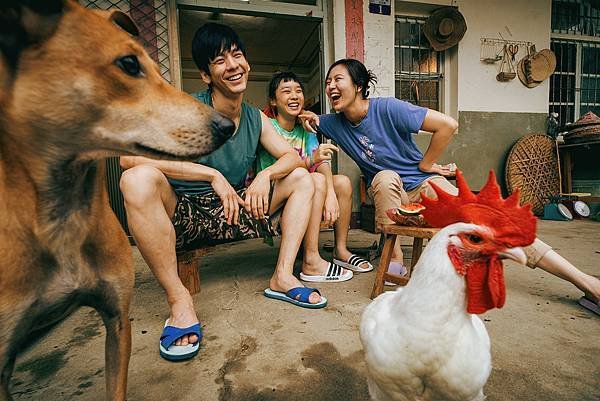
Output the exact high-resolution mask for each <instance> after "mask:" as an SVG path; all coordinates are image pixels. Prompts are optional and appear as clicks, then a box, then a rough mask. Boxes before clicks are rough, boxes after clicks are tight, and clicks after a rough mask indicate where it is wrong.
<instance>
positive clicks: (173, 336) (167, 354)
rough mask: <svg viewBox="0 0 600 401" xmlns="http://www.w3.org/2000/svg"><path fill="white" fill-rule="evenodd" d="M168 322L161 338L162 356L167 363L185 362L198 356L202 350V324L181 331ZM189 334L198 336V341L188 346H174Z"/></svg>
mask: <svg viewBox="0 0 600 401" xmlns="http://www.w3.org/2000/svg"><path fill="white" fill-rule="evenodd" d="M167 322H168V320H167V321H165V327H164V329H163V332H162V334H161V336H160V343H159V349H160V356H162V357H163V358H165V359H166V360H167V361H183V360H186V359H190V358H192V357H194V356H196V354H197V353H198V351H199V350H200V341H201V340H202V327H201V326H200V323H196V324H195V325H193V326H190V327H186V328H184V329H180V328H179V327H174V326H169V325H168V324H167ZM188 334H195V335H197V336H198V341H197V342H195V343H194V344H188V345H173V343H174V342H175V341H177V340H178V339H179V338H181V337H183V336H185V335H188Z"/></svg>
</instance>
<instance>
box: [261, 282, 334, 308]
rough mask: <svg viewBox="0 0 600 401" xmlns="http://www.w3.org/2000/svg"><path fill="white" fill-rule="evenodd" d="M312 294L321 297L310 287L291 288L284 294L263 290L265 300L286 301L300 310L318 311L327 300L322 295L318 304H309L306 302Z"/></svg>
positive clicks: (317, 291)
mask: <svg viewBox="0 0 600 401" xmlns="http://www.w3.org/2000/svg"><path fill="white" fill-rule="evenodd" d="M313 292H316V293H317V294H319V295H321V293H320V292H319V290H317V289H316V288H310V287H296V288H292V289H291V290H289V291H288V292H286V293H283V292H279V291H273V290H272V289H270V288H267V289H265V291H264V294H265V297H267V298H273V299H278V300H280V301H286V302H289V303H291V304H294V305H296V306H301V307H302V308H309V309H319V308H323V307H325V306H327V298H325V297H324V296H322V295H321V301H320V302H319V303H316V304H311V303H310V302H308V299H309V297H310V294H312V293H313Z"/></svg>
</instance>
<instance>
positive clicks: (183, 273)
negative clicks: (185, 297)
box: [177, 246, 214, 295]
mask: <svg viewBox="0 0 600 401" xmlns="http://www.w3.org/2000/svg"><path fill="white" fill-rule="evenodd" d="M213 248H214V247H213V246H206V247H202V248H198V249H194V250H193V251H187V252H182V253H178V254H177V274H178V275H179V278H180V279H181V282H182V283H183V285H184V286H185V288H187V289H188V291H189V292H190V294H192V295H194V294H197V293H199V292H200V258H201V257H202V256H204V255H206V254H208V253H210V252H211V251H212V249H213Z"/></svg>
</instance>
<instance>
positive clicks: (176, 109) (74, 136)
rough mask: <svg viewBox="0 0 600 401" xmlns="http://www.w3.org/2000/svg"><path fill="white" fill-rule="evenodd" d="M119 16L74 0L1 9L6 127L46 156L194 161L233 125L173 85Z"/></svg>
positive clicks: (25, 0) (19, 2) (1, 116)
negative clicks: (121, 155)
mask: <svg viewBox="0 0 600 401" xmlns="http://www.w3.org/2000/svg"><path fill="white" fill-rule="evenodd" d="M137 36H138V29H137V28H136V25H135V24H134V23H133V21H132V20H131V19H130V18H129V17H128V16H127V15H126V14H124V13H122V12H120V11H112V12H104V11H96V10H89V9H86V8H84V7H82V6H80V5H79V4H77V3H75V2H73V1H71V0H16V1H12V2H11V5H10V6H4V5H1V6H0V130H1V131H3V132H2V134H3V135H7V136H9V137H11V138H12V140H13V141H18V142H19V143H24V144H25V145H31V146H35V147H37V148H38V149H40V151H46V152H60V153H65V154H70V155H72V156H76V157H79V156H81V155H83V156H85V155H92V156H99V155H102V156H105V155H115V154H136V155H144V156H149V157H165V158H187V159H193V158H197V157H199V156H201V155H204V154H207V153H210V152H212V151H213V150H215V149H216V148H217V147H218V146H220V145H221V144H222V143H223V142H224V141H225V140H226V139H227V138H228V137H229V136H231V134H232V133H233V131H234V129H235V127H234V125H233V123H232V122H231V121H230V120H228V119H226V118H224V117H222V116H221V115H220V114H218V113H216V112H215V111H214V110H213V109H212V108H210V107H208V106H205V105H203V104H201V103H200V102H198V101H196V100H195V99H193V98H192V97H190V96H188V95H186V94H184V93H182V92H180V91H178V90H176V89H174V88H173V87H171V86H170V85H169V84H168V83H167V82H166V81H165V80H164V79H163V77H162V76H161V74H160V71H159V67H158V66H157V64H156V63H155V62H154V61H153V60H152V59H151V58H150V57H149V56H148V54H147V53H146V51H145V50H144V49H143V47H142V46H141V45H140V43H139V42H138V40H137Z"/></svg>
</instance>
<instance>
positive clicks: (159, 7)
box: [79, 0, 171, 82]
mask: <svg viewBox="0 0 600 401" xmlns="http://www.w3.org/2000/svg"><path fill="white" fill-rule="evenodd" d="M79 2H80V4H82V5H84V6H85V7H89V8H99V9H101V10H108V9H111V8H117V9H119V10H121V11H123V12H125V13H127V14H129V16H131V19H133V21H134V22H135V23H136V25H137V26H138V28H139V30H140V42H141V43H142V44H143V45H144V48H145V49H146V51H147V52H148V54H149V55H150V57H151V58H152V59H153V60H154V61H156V62H157V63H158V65H159V67H160V73H161V75H162V76H163V78H165V79H166V80H167V81H168V82H171V72H170V64H169V28H168V18H167V0H80V1H79Z"/></svg>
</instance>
